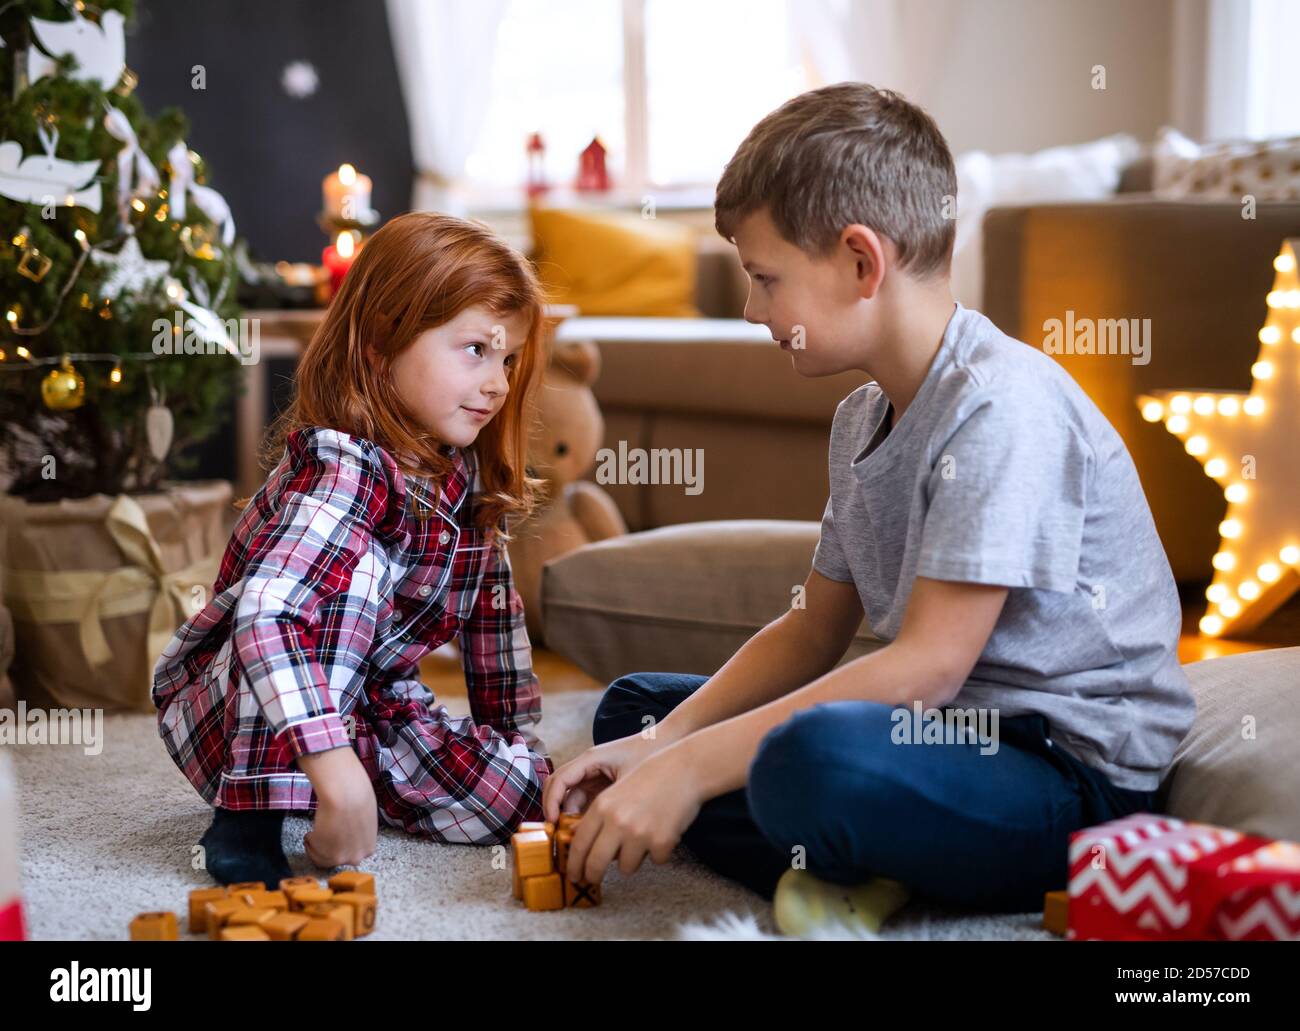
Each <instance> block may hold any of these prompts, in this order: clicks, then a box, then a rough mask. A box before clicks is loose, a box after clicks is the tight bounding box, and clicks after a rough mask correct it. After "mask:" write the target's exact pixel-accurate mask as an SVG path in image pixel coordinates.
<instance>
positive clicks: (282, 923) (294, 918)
mask: <svg viewBox="0 0 1300 1031" xmlns="http://www.w3.org/2000/svg"><path fill="white" fill-rule="evenodd" d="M310 919H311V918H310V917H305V916H303V915H302V914H301V913H276V914H275V916H273V917H271V919H269V920H264V921H262V924H261V927H262V930H263V931H265V932H266V933H267V934H269V935H270V936H271V941H273V942H289V941H293V940H294V938H296V937H297V936H298V932H299V931H301V930H302V929H303V928H304V927H306V926H307V924H308V922H309V921H310Z"/></svg>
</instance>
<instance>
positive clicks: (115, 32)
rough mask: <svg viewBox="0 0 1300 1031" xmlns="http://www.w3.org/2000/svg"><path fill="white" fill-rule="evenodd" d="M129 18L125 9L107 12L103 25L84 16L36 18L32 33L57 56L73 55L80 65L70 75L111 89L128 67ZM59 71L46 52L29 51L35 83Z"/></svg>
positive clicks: (29, 72)
mask: <svg viewBox="0 0 1300 1031" xmlns="http://www.w3.org/2000/svg"><path fill="white" fill-rule="evenodd" d="M125 24H126V19H125V18H124V17H123V15H122V12H121V11H105V12H104V13H103V14H102V15H101V16H100V19H99V24H98V25H96V24H95V23H94V22H92V21H89V20H88V19H86V18H83V17H81V15H79V14H78V15H74V16H73V18H72V20H71V21H46V20H45V19H43V18H33V19H32V33H33V35H35V37H36V39H37V41H38V42H39V43H40V45H41V46H43V47H44V48H45V49H46V50H48V51H49V52H50V53H51V54H53V55H54V57H55V58H58V57H63V56H65V55H67V54H71V55H72V57H73V58H74V59H75V60H76V62H77V67H76V68H74V69H72V71H70V72H68V77H69V78H71V79H76V80H77V81H78V82H97V83H99V85H100V86H101V87H102V88H103V89H105V90H111V89H112V88H113V87H114V86H116V85H117V83H118V80H119V79H121V78H122V69H123V68H125V67H126V34H125V32H124V31H123V29H124V26H125ZM56 74H58V65H57V64H56V63H55V61H54V59H53V58H50V57H47V56H46V55H45V54H42V53H41V52H40V51H39V50H38V49H37V48H36V47H31V48H30V49H29V50H28V52H27V80H28V82H35V81H36V80H37V79H43V78H44V77H45V76H47V75H56Z"/></svg>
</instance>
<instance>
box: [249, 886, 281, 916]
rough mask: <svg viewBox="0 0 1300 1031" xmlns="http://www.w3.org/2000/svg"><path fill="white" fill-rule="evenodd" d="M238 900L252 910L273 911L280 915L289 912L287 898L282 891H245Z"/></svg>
mask: <svg viewBox="0 0 1300 1031" xmlns="http://www.w3.org/2000/svg"><path fill="white" fill-rule="evenodd" d="M240 898H242V899H243V900H244V901H245V902H246V903H248V905H250V906H252V907H253V908H254V909H274V910H276V911H277V912H280V913H286V912H288V910H289V896H288V895H286V894H285V893H284V892H282V891H246V892H243V893H241V894H240Z"/></svg>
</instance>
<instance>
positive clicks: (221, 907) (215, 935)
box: [204, 897, 249, 941]
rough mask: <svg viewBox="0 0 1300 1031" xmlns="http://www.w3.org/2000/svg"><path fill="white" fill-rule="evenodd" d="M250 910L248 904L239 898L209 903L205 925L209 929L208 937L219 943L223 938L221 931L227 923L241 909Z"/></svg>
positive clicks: (205, 910)
mask: <svg viewBox="0 0 1300 1031" xmlns="http://www.w3.org/2000/svg"><path fill="white" fill-rule="evenodd" d="M248 908H249V907H248V904H247V903H245V902H244V901H243V899H238V898H229V897H227V898H224V899H214V900H213V901H212V902H209V903H207V905H205V906H204V913H205V916H204V923H205V924H206V926H207V929H208V937H209V938H211V939H212V940H213V941H217V940H218V939H219V938H220V937H221V929H222V928H223V927H225V926H226V921H228V920H229V919H230V918H231V916H232V915H233V914H235V913H238V912H239V911H240V910H241V909H248Z"/></svg>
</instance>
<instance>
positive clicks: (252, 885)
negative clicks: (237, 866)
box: [226, 881, 266, 895]
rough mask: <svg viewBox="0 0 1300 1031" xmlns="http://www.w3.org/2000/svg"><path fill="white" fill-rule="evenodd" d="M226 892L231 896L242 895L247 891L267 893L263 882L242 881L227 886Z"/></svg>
mask: <svg viewBox="0 0 1300 1031" xmlns="http://www.w3.org/2000/svg"><path fill="white" fill-rule="evenodd" d="M226 891H228V892H229V893H230V894H231V895H242V894H243V893H244V892H246V891H266V885H265V884H263V883H262V882H261V881H240V882H239V883H238V884H227V885H226Z"/></svg>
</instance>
